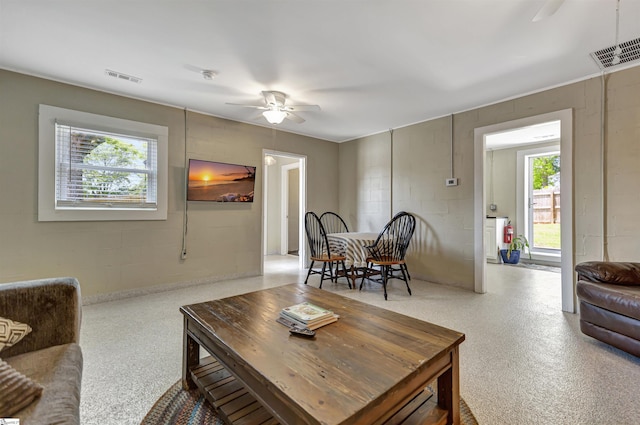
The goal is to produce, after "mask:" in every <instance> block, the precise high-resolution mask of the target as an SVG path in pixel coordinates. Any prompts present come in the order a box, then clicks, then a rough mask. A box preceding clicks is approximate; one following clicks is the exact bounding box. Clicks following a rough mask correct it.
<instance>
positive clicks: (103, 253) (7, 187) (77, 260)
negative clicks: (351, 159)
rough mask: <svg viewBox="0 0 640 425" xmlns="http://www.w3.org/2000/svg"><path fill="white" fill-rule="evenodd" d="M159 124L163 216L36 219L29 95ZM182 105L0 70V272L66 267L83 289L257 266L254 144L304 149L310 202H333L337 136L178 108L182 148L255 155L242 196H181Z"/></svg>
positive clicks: (217, 156)
mask: <svg viewBox="0 0 640 425" xmlns="http://www.w3.org/2000/svg"><path fill="white" fill-rule="evenodd" d="M41 103H42V104H48V105H53V106H59V107H63V108H67V109H75V110H79V111H85V112H90V113H95V114H102V115H108V116H112V117H118V118H126V119H129V120H134V121H142V122H148V123H152V124H158V125H163V126H167V127H168V128H169V208H168V219H167V220H166V221H121V222H42V223H40V222H38V221H37V176H38V160H37V158H38V105H39V104H41ZM184 134H185V129H184V111H183V110H182V109H179V108H172V107H167V106H162V105H157V104H152V103H148V102H142V101H138V100H133V99H129V98H125V97H120V96H115V95H110V94H106V93H102V92H98V91H94V90H88V89H84V88H80V87H75V86H71V85H66V84H61V83H56V82H52V81H48V80H44V79H40V78H34V77H29V76H25V75H21V74H16V73H12V72H8V71H2V70H0V241H1V242H0V282H9V281H16V280H26V279H35V278H42V277H52V276H62V275H64V276H75V277H77V278H78V279H79V281H80V283H81V286H82V292H83V295H84V296H85V297H87V296H95V295H99V294H108V293H113V292H119V291H132V290H133V291H135V290H142V289H144V288H149V287H152V286H155V285H171V284H174V283H188V282H189V283H190V282H197V281H201V280H202V281H204V280H216V279H222V278H227V277H235V276H246V275H257V274H259V273H260V265H261V261H262V256H261V254H262V245H261V240H262V237H261V228H262V168H263V167H262V149H263V148H267V149H273V150H278V151H282V152H291V153H295V154H300V155H307V157H308V159H307V188H308V191H309V193H312V194H313V195H312V196H309V197H308V198H307V205H308V208H309V209H311V210H325V209H334V210H335V209H337V208H338V196H337V190H336V189H337V186H338V176H337V174H338V172H337V169H336V168H337V167H336V166H337V163H338V146H337V145H336V144H335V143H331V142H326V141H321V140H318V139H313V138H309V137H304V136H299V135H295V134H291V133H283V132H278V137H277V140H275V141H274V139H273V138H272V134H271V130H270V129H269V128H265V127H259V126H251V125H247V124H242V123H238V122H233V121H228V120H223V119H218V118H215V117H211V116H205V115H201V114H197V113H193V112H189V113H188V124H187V157H193V158H200V159H209V160H215V161H222V162H232V163H240V164H247V165H256V166H257V167H258V168H257V179H256V196H255V200H254V202H253V203H252V204H240V205H238V204H231V203H229V204H219V203H205V202H190V203H189V221H188V234H187V259H186V260H185V261H181V260H180V251H181V245H182V222H183V209H184V196H185V187H184V185H185V176H184V161H185V140H184Z"/></svg>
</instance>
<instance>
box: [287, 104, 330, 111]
mask: <svg viewBox="0 0 640 425" xmlns="http://www.w3.org/2000/svg"><path fill="white" fill-rule="evenodd" d="M283 109H284V110H285V111H287V112H291V111H320V110H321V109H320V105H286V106H285V107H284V108H283Z"/></svg>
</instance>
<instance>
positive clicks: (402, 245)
mask: <svg viewBox="0 0 640 425" xmlns="http://www.w3.org/2000/svg"><path fill="white" fill-rule="evenodd" d="M415 228H416V219H415V217H414V216H413V215H411V214H409V213H407V212H405V211H402V212H400V213H398V214H396V215H395V216H394V217H393V218H392V219H391V220H390V221H389V222H388V223H387V224H386V225H385V226H384V228H383V229H382V231H381V232H380V234H379V235H378V238H377V239H376V241H375V242H374V244H373V245H371V246H367V247H366V248H367V250H368V251H369V257H368V258H367V270H366V271H365V273H364V274H363V276H362V281H361V282H360V289H362V285H363V284H364V280H365V279H366V278H369V277H370V276H372V275H374V274H376V271H375V270H374V269H373V267H374V266H378V267H380V276H381V283H382V287H383V289H384V299H385V300H386V299H387V282H388V280H389V279H401V280H403V281H404V283H405V284H406V285H407V291H409V295H411V288H410V287H409V280H410V277H409V274H408V270H407V268H406V263H405V255H406V253H407V248H408V247H409V242H411V237H412V236H413V232H414V230H415ZM394 266H398V267H399V268H398V269H394V268H393V267H394ZM394 270H395V271H398V272H400V274H394V273H393V272H394Z"/></svg>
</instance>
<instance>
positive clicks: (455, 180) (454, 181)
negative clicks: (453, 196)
mask: <svg viewBox="0 0 640 425" xmlns="http://www.w3.org/2000/svg"><path fill="white" fill-rule="evenodd" d="M445 184H446V185H447V186H457V185H458V178H457V177H452V178H450V179H447V180H445Z"/></svg>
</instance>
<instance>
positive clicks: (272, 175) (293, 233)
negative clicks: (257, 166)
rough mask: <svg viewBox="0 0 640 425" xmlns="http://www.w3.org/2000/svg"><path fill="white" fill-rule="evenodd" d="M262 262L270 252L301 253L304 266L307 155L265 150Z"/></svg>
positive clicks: (275, 253)
mask: <svg viewBox="0 0 640 425" xmlns="http://www.w3.org/2000/svg"><path fill="white" fill-rule="evenodd" d="M262 157H263V164H264V167H263V186H264V187H263V193H264V197H263V209H262V210H263V225H262V237H263V262H262V263H263V264H262V271H263V273H264V257H265V256H267V255H289V254H290V253H293V254H295V255H298V266H299V268H304V258H306V254H305V251H306V249H305V248H306V247H305V243H304V240H305V239H304V227H303V225H304V223H303V220H301V219H300V217H303V216H304V212H305V210H306V156H304V155H297V154H293V153H288V152H278V151H271V150H266V149H265V150H263V154H262Z"/></svg>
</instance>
